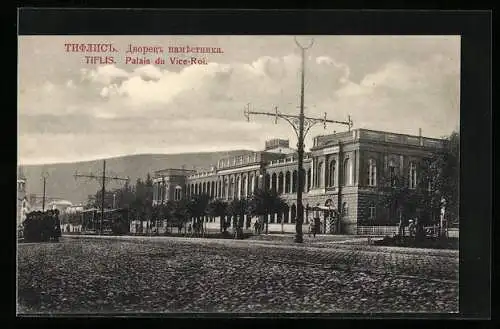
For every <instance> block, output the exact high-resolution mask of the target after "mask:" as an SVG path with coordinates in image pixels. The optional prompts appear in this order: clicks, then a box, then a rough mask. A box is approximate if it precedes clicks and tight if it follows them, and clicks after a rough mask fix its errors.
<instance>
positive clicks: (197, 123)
mask: <svg viewBox="0 0 500 329" xmlns="http://www.w3.org/2000/svg"><path fill="white" fill-rule="evenodd" d="M300 67H301V58H300V57H299V56H297V55H296V54H285V55H283V56H262V57H258V58H255V59H254V60H252V61H248V62H238V61H231V62H230V63H229V64H228V63H224V62H223V61H221V62H210V63H209V64H208V65H192V66H187V67H181V68H177V69H174V68H173V67H171V66H164V67H159V66H153V65H146V66H141V67H137V68H136V67H135V66H134V68H135V69H134V70H130V69H128V68H126V67H125V68H119V67H116V66H115V65H106V66H99V67H96V68H94V69H81V70H79V71H76V72H74V74H73V76H72V77H70V78H68V79H66V80H64V81H61V82H60V83H59V84H58V83H56V82H52V81H46V82H45V83H44V84H43V85H42V88H36V87H31V88H30V87H26V88H23V90H22V92H21V93H20V97H19V113H20V136H21V138H20V147H19V149H20V154H21V157H23V158H26V159H28V158H29V159H35V158H36V157H42V156H43V154H44V152H47V155H46V156H47V157H50V158H57V156H58V154H59V156H60V157H62V158H64V157H68V158H69V157H78V154H82V155H83V154H93V155H98V154H101V153H102V154H106V152H108V153H107V154H108V155H112V154H110V153H113V152H118V153H119V154H124V153H127V152H132V153H137V152H139V151H140V152H146V150H156V151H160V150H161V152H174V151H181V150H183V147H184V150H192V151H202V150H204V149H209V148H210V149H213V148H214V147H220V148H221V149H222V148H232V147H231V145H243V146H245V147H250V148H254V149H259V148H261V146H262V144H263V141H264V140H265V139H267V138H272V137H281V138H291V145H294V144H295V142H294V139H295V137H294V133H293V131H292V130H291V129H290V127H289V126H288V125H287V124H286V123H284V122H283V123H280V124H278V125H274V124H273V122H274V120H273V119H271V118H267V117H252V120H251V122H250V123H247V122H246V121H245V119H244V117H243V109H244V106H245V105H246V104H247V103H251V104H252V109H254V110H259V111H273V107H274V106H278V107H279V110H280V112H283V113H296V111H297V105H298V104H299V100H300ZM351 71H352V65H351V64H348V63H347V62H343V61H340V60H338V59H336V58H335V57H334V56H332V55H330V54H319V55H316V56H309V58H308V59H307V61H306V73H305V102H306V106H307V112H308V114H309V115H321V116H322V115H323V112H327V115H328V117H329V118H330V119H335V120H343V119H346V118H347V115H348V114H350V115H351V116H352V118H353V120H354V124H355V127H358V128H359V127H366V128H371V129H383V130H391V131H395V132H414V130H417V129H418V126H422V127H429V128H428V129H429V133H431V132H432V133H434V132H435V134H438V132H441V131H443V130H446V129H448V128H449V127H451V128H450V129H453V128H455V126H456V125H457V123H456V122H457V120H458V104H459V102H458V95H459V89H458V88H459V72H460V67H459V58H454V57H450V56H446V55H443V54H431V55H430V56H427V57H425V58H422V59H421V60H419V61H412V62H408V61H405V60H401V59H396V60H391V61H386V62H383V63H380V65H378V66H377V67H376V69H373V70H370V71H367V72H365V73H364V74H363V75H361V76H360V78H357V80H356V81H354V80H353V78H352V74H351ZM357 75H359V73H357ZM450 118H452V119H450ZM452 126H453V127H452ZM415 127H416V128H415ZM320 128H321V127H319V128H313V129H312V130H311V132H310V136H308V140H307V144H308V145H309V146H310V139H311V136H313V135H314V134H321V133H325V132H324V131H323V130H322V129H320ZM342 129H343V128H342V127H341V126H337V125H333V126H329V127H328V130H327V132H331V131H333V130H336V131H340V130H342ZM425 132H426V130H425V129H424V134H425ZM440 134H441V133H440ZM65 136H67V137H68V138H66V137H65ZM35 137H36V138H39V143H38V144H37V143H36V142H35ZM57 138H60V139H61V140H64V141H65V143H64V144H63V145H66V146H67V145H71V147H70V148H68V150H66V149H64V146H61V147H60V148H57V147H54V148H51V149H50V150H48V149H44V151H43V152H42V151H41V149H40V148H37V147H36V146H35V145H51V144H50V143H51V142H52V141H54V140H56V139H57ZM47 143H48V144H47ZM88 143H90V144H92V145H94V149H93V148H92V147H90V146H89V145H88ZM68 152H69V153H71V154H68Z"/></svg>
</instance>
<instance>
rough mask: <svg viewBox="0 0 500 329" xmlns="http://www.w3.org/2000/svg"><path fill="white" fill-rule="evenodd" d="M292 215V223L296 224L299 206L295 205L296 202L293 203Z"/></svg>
mask: <svg viewBox="0 0 500 329" xmlns="http://www.w3.org/2000/svg"><path fill="white" fill-rule="evenodd" d="M291 216H292V224H295V220H296V219H297V207H296V206H295V204H292V209H291Z"/></svg>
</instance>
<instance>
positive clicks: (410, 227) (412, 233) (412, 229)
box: [408, 220, 415, 238]
mask: <svg viewBox="0 0 500 329" xmlns="http://www.w3.org/2000/svg"><path fill="white" fill-rule="evenodd" d="M408 231H409V232H410V238H414V237H415V223H414V222H413V220H410V222H409V224H408Z"/></svg>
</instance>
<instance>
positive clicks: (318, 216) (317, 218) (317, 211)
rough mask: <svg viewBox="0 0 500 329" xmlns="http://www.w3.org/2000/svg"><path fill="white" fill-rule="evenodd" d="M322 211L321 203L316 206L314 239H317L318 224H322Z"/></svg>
mask: <svg viewBox="0 0 500 329" xmlns="http://www.w3.org/2000/svg"><path fill="white" fill-rule="evenodd" d="M320 216H321V214H320V211H319V203H318V204H316V209H314V223H313V227H312V228H313V238H315V237H316V232H317V230H318V224H320V221H321V220H320Z"/></svg>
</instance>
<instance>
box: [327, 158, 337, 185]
mask: <svg viewBox="0 0 500 329" xmlns="http://www.w3.org/2000/svg"><path fill="white" fill-rule="evenodd" d="M335 166H336V162H335V160H332V161H331V162H330V168H329V170H328V175H329V177H328V185H329V186H335V175H336V173H335Z"/></svg>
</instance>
